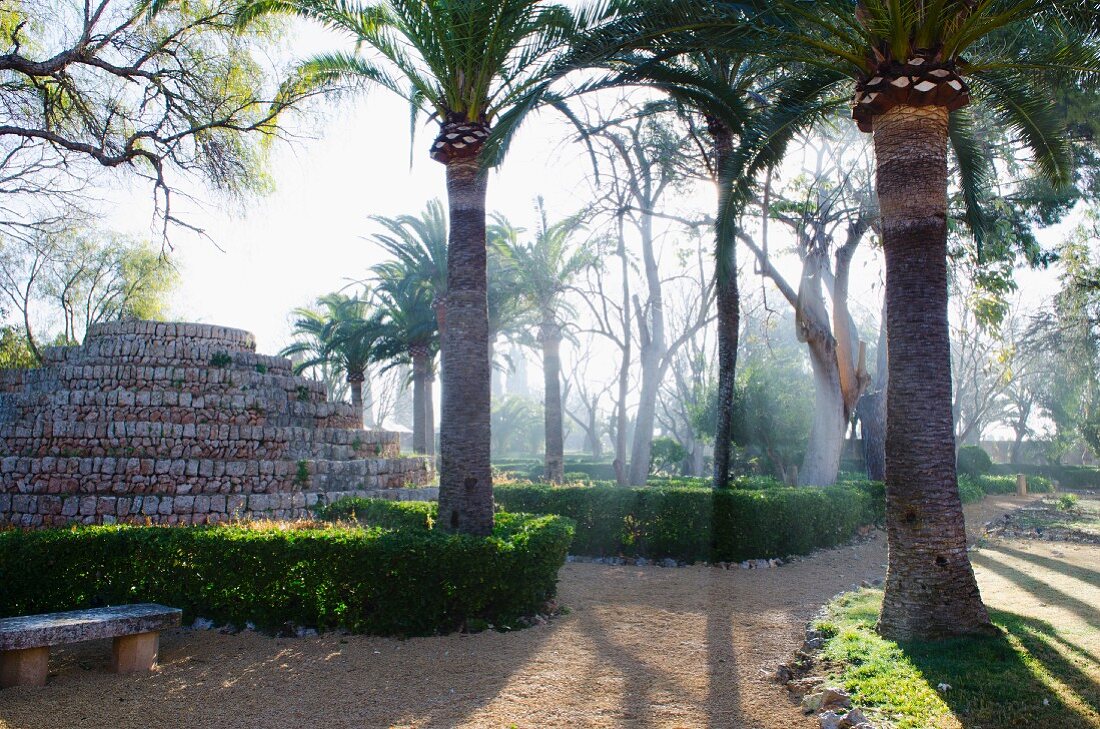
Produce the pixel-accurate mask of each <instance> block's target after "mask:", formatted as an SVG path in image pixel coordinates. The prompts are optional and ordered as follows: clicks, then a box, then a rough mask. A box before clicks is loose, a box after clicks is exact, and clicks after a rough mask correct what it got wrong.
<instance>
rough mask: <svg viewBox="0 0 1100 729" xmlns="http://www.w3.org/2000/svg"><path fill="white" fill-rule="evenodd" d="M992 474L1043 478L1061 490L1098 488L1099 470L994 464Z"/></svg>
mask: <svg viewBox="0 0 1100 729" xmlns="http://www.w3.org/2000/svg"><path fill="white" fill-rule="evenodd" d="M993 472H994V473H998V474H1005V475H1010V476H1011V475H1015V474H1017V473H1023V474H1026V475H1027V476H1029V479H1028V483H1030V482H1031V479H1030V477H1031V476H1043V477H1045V478H1048V479H1052V480H1055V481H1057V482H1058V485H1059V487H1060V488H1062V489H1096V488H1100V468H1096V467H1095V466H1032V465H1024V466H1014V465H1012V464H1005V463H998V464H994V466H993Z"/></svg>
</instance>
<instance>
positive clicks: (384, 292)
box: [371, 261, 439, 455]
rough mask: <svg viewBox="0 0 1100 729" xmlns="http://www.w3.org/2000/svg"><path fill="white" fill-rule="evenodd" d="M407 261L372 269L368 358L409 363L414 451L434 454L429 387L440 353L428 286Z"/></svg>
mask: <svg viewBox="0 0 1100 729" xmlns="http://www.w3.org/2000/svg"><path fill="white" fill-rule="evenodd" d="M407 265H408V264H407V262H405V261H387V262H385V263H380V264H378V265H376V266H375V267H374V268H373V272H374V276H375V279H374V281H375V283H374V294H375V302H376V306H377V312H376V314H375V317H374V320H373V322H374V325H375V327H376V340H375V344H374V349H373V351H372V354H371V356H372V359H373V360H374V361H378V362H387V363H388V365H387V367H386V368H385V369H388V368H389V367H393V366H396V365H398V364H411V365H412V381H413V450H414V451H415V452H417V453H424V454H427V455H435V407H434V403H433V400H434V396H433V393H432V383H433V382H434V381H435V359H436V353H437V352H438V351H439V324H438V321H437V311H438V310H437V309H436V308H435V306H434V305H435V303H436V301H437V300H438V298H437V296H436V294H435V292H434V290H433V289H432V287H431V286H430V285H429V284H428V283H427V282H426V281H425V280H424V279H422V278H421V277H420V274H421V270H420V269H411V270H410V269H409V268H408V267H407Z"/></svg>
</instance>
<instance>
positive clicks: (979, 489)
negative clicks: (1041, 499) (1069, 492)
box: [959, 474, 1054, 504]
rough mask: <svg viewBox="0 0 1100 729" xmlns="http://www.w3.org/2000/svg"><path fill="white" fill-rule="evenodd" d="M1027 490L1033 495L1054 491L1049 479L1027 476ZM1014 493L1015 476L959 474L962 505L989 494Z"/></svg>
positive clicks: (979, 499)
mask: <svg viewBox="0 0 1100 729" xmlns="http://www.w3.org/2000/svg"><path fill="white" fill-rule="evenodd" d="M1027 489H1028V491H1029V492H1030V493H1033V494H1040V493H1042V494H1049V493H1053V491H1054V489H1053V487H1052V485H1051V482H1050V479H1048V478H1044V477H1043V476H1028V478H1027ZM1014 493H1016V477H1015V476H991V475H987V476H966V475H963V474H959V496H961V497H962V501H963V503H964V504H970V503H973V502H975V501H981V500H982V499H984V498H985V497H986V496H987V495H989V494H1014Z"/></svg>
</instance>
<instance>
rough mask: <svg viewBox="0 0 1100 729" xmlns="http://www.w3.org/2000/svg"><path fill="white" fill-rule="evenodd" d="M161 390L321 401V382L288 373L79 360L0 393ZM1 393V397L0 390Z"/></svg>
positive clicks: (45, 370) (33, 375)
mask: <svg viewBox="0 0 1100 729" xmlns="http://www.w3.org/2000/svg"><path fill="white" fill-rule="evenodd" d="M89 390H92V391H97V392H98V391H112V390H133V391H142V390H145V391H165V392H177V393H186V392H189V393H191V394H192V395H201V394H205V393H217V394H225V393H236V392H250V391H251V392H269V391H270V392H282V393H285V394H286V396H287V397H288V398H289V399H292V400H298V401H303V402H324V400H325V397H326V391H325V386H324V383H321V382H317V381H316V380H312V379H309V378H308V377H299V376H297V375H290V374H278V373H271V372H267V371H264V372H259V371H256V370H247V369H241V370H234V369H228V368H219V367H183V366H177V367H144V366H137V365H97V366H96V367H94V368H92V371H91V372H89V371H88V368H87V367H84V366H79V365H56V366H52V367H42V368H39V369H35V370H29V371H26V372H25V374H24V376H23V378H22V380H21V382H20V385H19V387H18V388H9V389H0V393H7V394H13V393H14V394H21V393H35V394H41V393H48V394H53V393H57V392H86V391H89ZM0 397H3V395H2V394H0Z"/></svg>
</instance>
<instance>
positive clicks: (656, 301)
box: [630, 195, 666, 486]
mask: <svg viewBox="0 0 1100 729" xmlns="http://www.w3.org/2000/svg"><path fill="white" fill-rule="evenodd" d="M647 197H651V196H649V195H647ZM639 232H640V233H641V238H642V261H643V264H644V268H645V278H646V284H647V287H648V290H649V297H648V300H647V302H646V305H647V307H646V310H643V309H642V305H641V303H640V301H639V300H638V298H637V297H634V308H635V317H637V319H638V331H639V333H640V334H641V347H640V349H641V351H640V353H639V355H640V356H639V360H640V362H639V364H640V365H641V367H642V386H641V388H640V389H639V392H638V412H637V415H636V416H635V419H634V439H633V443H632V445H631V447H630V485H631V486H645V484H646V481H647V480H648V479H649V462H650V459H651V457H652V454H653V429H654V425H655V422H656V419H657V395H658V394H659V393H660V390H661V379H662V375H663V372H662V366H661V364H662V360H663V359H664V356H665V353H666V349H665V304H664V297H663V295H662V291H661V275H660V272H658V270H657V256H656V253H655V252H654V249H653V248H654V240H653V215H652V213H651V212H650V211H649V210H648V209H646V210H643V211H642V213H641V224H640V225H639Z"/></svg>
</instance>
